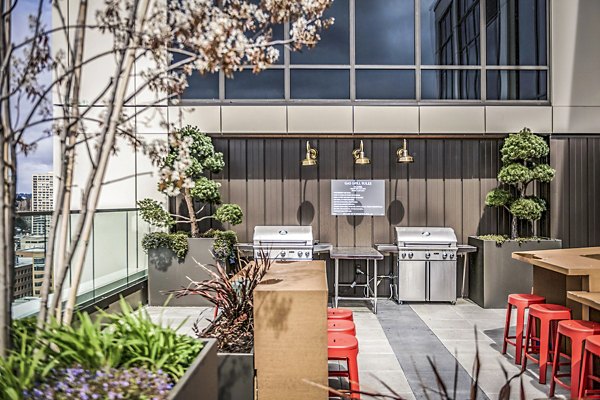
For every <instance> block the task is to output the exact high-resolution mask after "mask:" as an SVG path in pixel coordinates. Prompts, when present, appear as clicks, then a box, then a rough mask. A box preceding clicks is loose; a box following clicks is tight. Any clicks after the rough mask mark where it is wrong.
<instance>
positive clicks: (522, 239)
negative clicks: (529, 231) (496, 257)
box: [477, 235, 543, 247]
mask: <svg viewBox="0 0 600 400" xmlns="http://www.w3.org/2000/svg"><path fill="white" fill-rule="evenodd" d="M477 237H478V238H479V239H481V240H493V241H495V242H496V246H498V247H500V246H502V245H503V244H504V242H506V241H507V240H510V237H509V236H508V235H479V236H477ZM542 239H543V238H541V237H537V236H530V237H518V238H516V239H513V240H515V241H516V242H517V243H518V244H519V245H521V244H523V243H527V242H538V241H540V240H542Z"/></svg>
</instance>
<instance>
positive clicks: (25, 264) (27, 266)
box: [13, 257, 34, 299]
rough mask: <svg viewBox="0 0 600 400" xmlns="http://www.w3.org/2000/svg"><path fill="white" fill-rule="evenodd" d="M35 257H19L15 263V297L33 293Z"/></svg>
mask: <svg viewBox="0 0 600 400" xmlns="http://www.w3.org/2000/svg"><path fill="white" fill-rule="evenodd" d="M33 271H34V259H33V258H31V257H17V260H16V263H15V276H14V281H15V284H14V289H13V297H14V298H15V299H20V298H22V297H30V296H32V295H33Z"/></svg>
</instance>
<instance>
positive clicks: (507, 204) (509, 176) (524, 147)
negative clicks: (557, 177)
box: [485, 128, 556, 239]
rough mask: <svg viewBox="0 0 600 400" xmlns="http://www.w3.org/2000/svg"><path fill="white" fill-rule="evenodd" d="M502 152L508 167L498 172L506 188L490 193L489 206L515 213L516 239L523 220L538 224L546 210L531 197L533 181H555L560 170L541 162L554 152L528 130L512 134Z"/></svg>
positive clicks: (514, 237) (513, 229)
mask: <svg viewBox="0 0 600 400" xmlns="http://www.w3.org/2000/svg"><path fill="white" fill-rule="evenodd" d="M500 152H501V154H502V163H503V164H504V165H503V167H502V168H501V169H500V172H498V181H500V183H502V184H503V187H498V188H496V189H493V190H492V191H490V192H489V193H488V194H487V196H486V198H485V204H486V205H487V206H489V207H504V208H505V209H506V210H507V211H508V212H509V213H510V214H511V216H512V220H511V232H510V237H511V239H516V238H517V237H518V236H519V232H518V220H519V219H524V220H527V221H531V222H535V221H537V220H539V219H540V218H541V217H542V214H543V212H544V211H546V202H545V201H544V200H543V199H541V198H539V197H536V196H531V195H527V188H528V187H529V185H530V184H531V183H533V182H542V183H548V182H551V181H552V179H554V174H555V172H556V171H555V170H554V169H553V168H552V167H550V166H549V165H548V164H546V163H543V162H542V161H541V160H542V159H543V158H544V157H546V156H547V155H548V153H549V152H550V149H549V147H548V144H547V143H546V142H545V141H544V139H543V138H542V137H540V136H538V135H536V134H534V133H532V132H531V131H530V130H529V129H528V128H523V129H522V130H521V131H520V132H518V133H512V134H510V135H509V136H508V138H507V139H506V141H505V142H504V145H503V146H502V149H501V151H500Z"/></svg>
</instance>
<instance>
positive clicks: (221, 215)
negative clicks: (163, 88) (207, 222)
mask: <svg viewBox="0 0 600 400" xmlns="http://www.w3.org/2000/svg"><path fill="white" fill-rule="evenodd" d="M243 218H244V212H243V211H242V208H241V207H240V206H238V205H237V204H223V205H222V206H221V207H219V208H217V211H216V212H215V219H216V220H217V221H219V222H223V223H226V222H227V223H230V224H231V225H239V224H241V223H242V220H243Z"/></svg>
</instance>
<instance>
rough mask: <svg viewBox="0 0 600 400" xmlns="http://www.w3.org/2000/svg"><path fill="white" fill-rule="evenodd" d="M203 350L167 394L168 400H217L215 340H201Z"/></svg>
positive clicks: (217, 363) (217, 362)
mask: <svg viewBox="0 0 600 400" xmlns="http://www.w3.org/2000/svg"><path fill="white" fill-rule="evenodd" d="M202 340H203V341H204V342H205V345H204V348H203V349H202V351H201V352H200V354H198V357H196V359H195V360H194V362H193V363H192V365H190V367H189V368H188V370H187V371H186V372H185V374H184V375H183V376H182V377H181V379H180V380H179V381H178V382H177V384H176V385H175V387H174V388H173V389H172V390H171V393H169V400H197V399H202V400H218V398H219V397H218V393H219V387H218V386H219V382H218V365H219V360H218V357H217V340H216V339H202Z"/></svg>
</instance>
